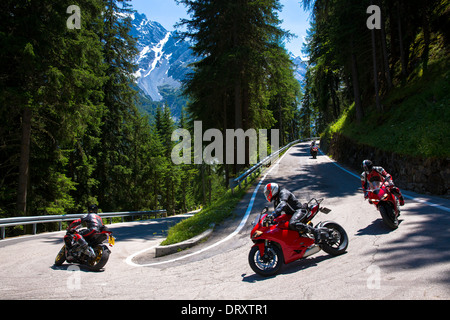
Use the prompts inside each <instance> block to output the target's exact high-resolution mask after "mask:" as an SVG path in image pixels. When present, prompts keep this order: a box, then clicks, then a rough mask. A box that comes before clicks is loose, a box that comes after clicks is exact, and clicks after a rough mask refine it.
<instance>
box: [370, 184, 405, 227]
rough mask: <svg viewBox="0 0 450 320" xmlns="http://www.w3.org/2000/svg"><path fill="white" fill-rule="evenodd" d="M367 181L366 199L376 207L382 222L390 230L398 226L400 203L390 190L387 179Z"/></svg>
mask: <svg viewBox="0 0 450 320" xmlns="http://www.w3.org/2000/svg"><path fill="white" fill-rule="evenodd" d="M390 179H391V177H389V178H388V179H385V180H384V181H373V182H369V189H368V191H367V199H369V203H370V204H373V205H375V206H376V207H377V210H378V211H379V212H380V214H381V217H382V218H383V221H384V223H385V224H386V225H387V226H388V227H389V228H390V229H392V230H395V229H397V228H398V216H399V214H400V203H399V201H398V199H397V197H395V196H394V195H393V194H392V192H391V186H390V185H389V180H390Z"/></svg>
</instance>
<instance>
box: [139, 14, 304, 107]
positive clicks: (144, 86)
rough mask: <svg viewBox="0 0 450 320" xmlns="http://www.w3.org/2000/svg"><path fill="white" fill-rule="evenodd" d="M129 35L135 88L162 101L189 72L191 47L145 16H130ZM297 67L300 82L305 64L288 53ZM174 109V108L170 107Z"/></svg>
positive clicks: (297, 77) (191, 56) (296, 73)
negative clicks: (134, 52)
mask: <svg viewBox="0 0 450 320" xmlns="http://www.w3.org/2000/svg"><path fill="white" fill-rule="evenodd" d="M131 18H132V26H133V27H132V30H131V32H130V33H131V35H132V36H134V37H135V38H137V39H138V41H137V48H138V50H139V52H140V54H139V56H138V58H137V64H138V66H139V70H138V71H137V72H136V74H135V75H136V77H137V78H138V79H137V85H138V86H139V88H140V89H141V90H143V91H144V92H145V94H147V95H148V96H150V97H151V99H152V100H153V101H163V100H165V97H164V95H167V91H168V88H170V90H172V89H177V88H179V87H180V86H181V81H182V80H183V79H184V78H185V76H186V74H187V73H188V72H189V71H190V68H189V67H188V65H189V64H191V63H193V62H195V61H196V59H198V58H196V57H195V56H194V55H193V52H192V50H191V49H190V44H189V43H188V42H186V41H183V40H181V39H179V38H177V36H176V33H175V32H173V31H168V30H166V29H165V28H164V27H163V26H162V25H161V24H159V23H158V22H155V21H150V20H148V19H147V17H146V16H145V14H140V13H137V12H136V13H134V14H133V15H132V17H131ZM291 58H292V60H293V62H294V63H295V65H296V66H297V69H296V72H295V77H296V79H297V80H298V81H299V82H300V83H302V82H303V79H304V77H305V74H306V67H307V65H306V62H304V61H302V59H301V58H300V57H295V56H294V55H292V54H291ZM170 107H171V108H173V107H174V108H177V107H176V106H170Z"/></svg>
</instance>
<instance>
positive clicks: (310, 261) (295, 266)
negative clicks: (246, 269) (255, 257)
mask: <svg viewBox="0 0 450 320" xmlns="http://www.w3.org/2000/svg"><path fill="white" fill-rule="evenodd" d="M331 258H333V257H332V256H330V255H327V254H325V255H321V256H317V257H308V258H306V259H301V260H297V261H294V262H292V263H290V264H285V265H283V267H282V268H281V271H280V273H279V274H291V273H297V272H301V271H302V270H305V269H308V268H311V267H320V262H322V261H325V260H328V259H331ZM276 276H277V275H274V276H271V277H263V276H260V275H259V274H256V273H254V274H250V275H247V274H245V273H244V274H243V275H242V281H243V282H249V283H255V282H258V281H264V280H267V279H271V278H275V277H276Z"/></svg>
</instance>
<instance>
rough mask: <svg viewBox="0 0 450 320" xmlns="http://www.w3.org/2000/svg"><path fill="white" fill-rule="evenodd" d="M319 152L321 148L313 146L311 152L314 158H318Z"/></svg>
mask: <svg viewBox="0 0 450 320" xmlns="http://www.w3.org/2000/svg"><path fill="white" fill-rule="evenodd" d="M318 152H319V148H318V147H317V146H316V145H314V146H312V147H311V149H310V153H311V156H312V157H313V159H317V153H318Z"/></svg>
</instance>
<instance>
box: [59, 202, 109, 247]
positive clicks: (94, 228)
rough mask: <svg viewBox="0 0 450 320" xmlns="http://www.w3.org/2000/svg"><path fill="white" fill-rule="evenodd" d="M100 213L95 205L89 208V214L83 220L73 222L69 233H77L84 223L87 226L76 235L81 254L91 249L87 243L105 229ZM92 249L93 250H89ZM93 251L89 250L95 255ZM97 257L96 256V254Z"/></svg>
mask: <svg viewBox="0 0 450 320" xmlns="http://www.w3.org/2000/svg"><path fill="white" fill-rule="evenodd" d="M97 213H98V207H97V205H95V204H92V205H90V206H89V207H88V213H87V214H85V215H84V216H83V217H81V219H77V220H75V221H73V222H72V223H71V224H70V226H69V228H68V231H69V232H73V231H75V230H76V229H77V228H78V227H79V226H80V225H81V224H82V223H85V224H86V227H87V229H84V230H81V231H80V232H79V233H76V234H75V235H74V236H75V241H76V246H77V248H76V249H77V251H78V250H80V251H81V252H83V251H85V250H87V249H88V248H89V246H88V243H87V241H86V239H87V240H89V238H90V237H91V236H92V235H94V234H95V233H98V232H100V230H101V229H102V228H104V225H103V221H102V218H101V217H100V216H99V215H98V214H97ZM89 249H91V248H89ZM90 251H92V249H91V250H88V252H89V253H90V254H94V252H93V251H92V252H90ZM94 255H95V254H94Z"/></svg>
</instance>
